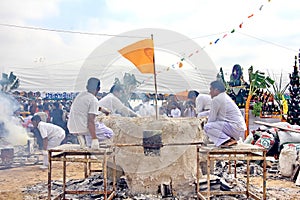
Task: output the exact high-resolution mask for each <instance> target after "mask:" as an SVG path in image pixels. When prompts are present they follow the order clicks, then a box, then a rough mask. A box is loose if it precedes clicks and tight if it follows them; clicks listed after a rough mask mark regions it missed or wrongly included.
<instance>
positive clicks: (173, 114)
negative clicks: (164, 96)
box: [171, 108, 181, 118]
mask: <svg viewBox="0 0 300 200" xmlns="http://www.w3.org/2000/svg"><path fill="white" fill-rule="evenodd" d="M171 117H174V118H176V117H181V111H180V110H179V108H173V109H172V110H171Z"/></svg>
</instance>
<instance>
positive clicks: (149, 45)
mask: <svg viewBox="0 0 300 200" xmlns="http://www.w3.org/2000/svg"><path fill="white" fill-rule="evenodd" d="M119 53H120V54H122V56H123V57H125V58H127V59H128V60H129V61H130V62H132V63H133V64H134V65H135V66H136V67H137V68H138V70H139V71H140V72H141V73H143V74H146V73H152V74H154V63H153V57H154V45H153V40H152V39H145V40H141V41H138V42H136V43H133V44H131V45H128V46H126V47H124V48H123V49H120V50H119Z"/></svg>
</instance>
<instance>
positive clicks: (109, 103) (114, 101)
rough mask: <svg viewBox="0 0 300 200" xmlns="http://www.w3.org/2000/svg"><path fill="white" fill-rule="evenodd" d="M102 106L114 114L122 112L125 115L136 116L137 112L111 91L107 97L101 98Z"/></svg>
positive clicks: (100, 104)
mask: <svg viewBox="0 0 300 200" xmlns="http://www.w3.org/2000/svg"><path fill="white" fill-rule="evenodd" d="M98 105H99V106H100V107H104V108H107V109H108V110H110V111H111V113H112V114H120V115H122V116H123V117H132V116H136V113H135V112H133V111H132V110H130V108H128V107H126V106H125V105H124V104H123V103H122V101H121V100H120V99H119V98H118V97H116V96H115V95H114V94H112V93H109V94H108V95H106V96H105V97H103V98H102V99H100V100H99V104H98Z"/></svg>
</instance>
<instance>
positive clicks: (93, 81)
mask: <svg viewBox="0 0 300 200" xmlns="http://www.w3.org/2000/svg"><path fill="white" fill-rule="evenodd" d="M86 89H87V90H88V91H92V92H94V91H96V90H100V80H99V79H98V78H94V77H92V78H89V80H88V82H87V86H86Z"/></svg>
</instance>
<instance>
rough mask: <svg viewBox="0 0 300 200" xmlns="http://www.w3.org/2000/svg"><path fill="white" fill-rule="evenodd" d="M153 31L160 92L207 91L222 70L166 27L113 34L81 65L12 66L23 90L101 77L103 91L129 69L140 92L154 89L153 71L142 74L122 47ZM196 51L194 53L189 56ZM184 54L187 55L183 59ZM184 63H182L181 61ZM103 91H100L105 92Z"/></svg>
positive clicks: (76, 86)
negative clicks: (124, 54)
mask: <svg viewBox="0 0 300 200" xmlns="http://www.w3.org/2000/svg"><path fill="white" fill-rule="evenodd" d="M151 34H153V39H154V49H155V63H156V65H155V66H156V72H157V90H158V93H177V92H180V91H184V90H191V89H194V90H197V91H199V92H204V93H207V92H208V90H209V83H210V82H211V81H213V80H215V79H216V75H217V73H218V70H217V69H216V67H215V65H214V64H213V62H212V61H211V59H210V58H209V56H208V55H207V54H206V52H205V51H204V50H203V49H202V48H201V47H200V46H199V45H198V44H197V43H195V42H194V41H193V40H191V39H189V38H187V37H186V36H184V35H181V34H179V33H176V32H173V31H169V30H163V29H138V30H134V31H130V32H126V33H123V34H121V35H120V36H118V37H113V38H111V39H109V40H107V41H106V42H104V43H103V44H101V45H100V46H98V47H97V48H96V49H95V50H94V51H93V52H92V53H91V54H90V55H89V56H88V57H87V58H86V60H85V62H84V63H83V65H82V66H81V68H80V69H74V68H72V69H70V68H67V67H66V68H62V67H61V66H59V65H52V66H47V67H43V68H33V67H26V66H25V67H22V68H15V69H14V68H12V69H11V71H13V72H14V74H16V75H17V76H18V78H20V81H21V86H20V88H19V90H23V91H40V92H78V91H83V90H85V86H86V82H87V79H88V78H89V77H97V78H100V80H101V91H105V92H107V91H109V89H110V87H111V86H112V84H113V83H114V81H115V78H119V80H121V81H122V80H123V76H124V74H125V73H129V74H133V75H134V76H135V78H136V79H137V81H139V82H141V85H139V86H138V88H137V91H136V92H154V81H153V75H152V74H142V73H140V72H139V71H138V70H137V68H136V67H135V66H134V65H133V64H132V63H131V62H129V61H128V60H126V59H125V58H123V57H122V56H121V55H120V54H119V53H118V50H119V49H121V48H123V47H125V46H127V45H129V44H132V43H134V42H137V41H139V40H142V39H143V38H150V37H151ZM191 53H193V56H189V55H190V54H191ZM182 58H184V59H183V60H182ZM179 62H181V63H182V64H183V65H182V67H181V68H179V67H178V63H179ZM101 91H100V92H101Z"/></svg>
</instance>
